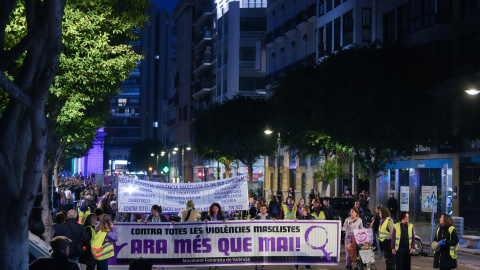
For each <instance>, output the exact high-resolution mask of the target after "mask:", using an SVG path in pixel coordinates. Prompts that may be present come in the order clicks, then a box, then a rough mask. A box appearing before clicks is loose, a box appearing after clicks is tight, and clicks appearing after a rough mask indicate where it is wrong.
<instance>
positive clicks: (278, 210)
mask: <svg viewBox="0 0 480 270" xmlns="http://www.w3.org/2000/svg"><path fill="white" fill-rule="evenodd" d="M278 214H280V209H278V203H276V204H274V205H273V207H272V215H278Z"/></svg>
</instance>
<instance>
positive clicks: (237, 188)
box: [118, 175, 248, 214]
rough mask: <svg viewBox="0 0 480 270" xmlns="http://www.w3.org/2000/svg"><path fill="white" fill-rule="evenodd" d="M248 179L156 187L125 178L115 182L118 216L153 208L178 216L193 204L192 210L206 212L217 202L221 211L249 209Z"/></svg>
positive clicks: (156, 183)
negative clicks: (188, 204)
mask: <svg viewBox="0 0 480 270" xmlns="http://www.w3.org/2000/svg"><path fill="white" fill-rule="evenodd" d="M247 180H248V175H242V176H238V177H234V178H229V179H225V180H216V181H208V182H194V183H159V182H151V181H143V180H137V179H132V178H128V177H119V179H118V212H122V213H146V212H150V209H151V207H152V205H154V204H157V205H160V206H161V207H162V210H163V212H164V213H174V214H177V213H178V212H180V211H181V210H182V209H184V208H185V203H186V202H187V200H192V201H193V203H194V204H195V209H197V210H198V211H200V212H203V211H208V208H209V207H210V205H211V204H212V203H214V202H217V203H219V204H220V205H221V207H222V210H223V211H229V210H246V209H248V187H247V186H248V185H247V184H248V182H247Z"/></svg>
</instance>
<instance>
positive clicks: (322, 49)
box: [318, 27, 325, 57]
mask: <svg viewBox="0 0 480 270" xmlns="http://www.w3.org/2000/svg"><path fill="white" fill-rule="evenodd" d="M323 32H325V28H324V27H322V28H319V29H318V57H322V56H324V55H325V39H324V37H323Z"/></svg>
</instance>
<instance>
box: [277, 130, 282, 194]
mask: <svg viewBox="0 0 480 270" xmlns="http://www.w3.org/2000/svg"><path fill="white" fill-rule="evenodd" d="M277 144H278V149H277V198H278V201H279V202H281V201H282V184H281V177H280V131H279V132H278V138H277Z"/></svg>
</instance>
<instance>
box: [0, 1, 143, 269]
mask: <svg viewBox="0 0 480 270" xmlns="http://www.w3.org/2000/svg"><path fill="white" fill-rule="evenodd" d="M147 3H148V2H147V1H137V0H120V1H118V0H107V1H95V0H94V1H80V0H78V1H69V2H68V5H67V7H66V8H65V1H61V0H45V1H25V2H24V1H14V0H6V1H2V4H1V5H0V6H1V7H2V8H0V99H1V101H0V106H1V107H0V113H1V118H0V126H1V127H2V128H1V130H0V144H1V145H0V161H1V163H2V164H4V165H5V166H2V168H0V179H1V180H2V181H5V188H4V189H3V190H2V193H1V194H0V195H1V198H2V199H1V200H2V203H4V205H5V208H4V209H2V210H0V216H1V220H3V221H2V222H1V224H0V229H2V231H4V232H5V235H9V237H5V236H1V237H0V249H1V250H2V254H1V257H0V264H2V265H4V266H5V267H6V268H11V269H27V268H28V256H26V253H27V250H28V241H26V237H27V236H28V234H27V227H28V226H27V220H28V216H29V213H30V210H31V207H32V205H33V200H34V198H35V196H34V195H33V194H36V192H37V190H38V186H39V182H40V178H41V176H42V175H41V174H42V172H45V170H46V169H45V168H43V166H44V165H48V164H51V162H54V161H55V160H58V158H59V156H61V155H62V153H64V152H65V151H69V153H70V155H71V156H77V155H83V154H84V153H85V152H86V151H88V149H89V148H90V145H91V142H92V141H93V138H94V136H95V131H96V129H97V128H98V127H100V126H101V125H102V124H103V123H105V121H106V119H107V117H106V116H107V115H108V107H109V103H110V98H111V97H112V96H113V95H114V94H115V93H116V92H117V88H118V85H119V84H120V83H121V82H122V81H123V80H124V79H125V78H126V77H127V75H128V72H129V71H130V70H131V69H132V68H134V67H135V66H136V64H137V61H138V60H139V59H141V56H139V55H137V54H135V53H134V52H133V50H132V47H131V46H129V45H126V43H127V41H128V40H133V39H134V37H135V36H134V34H135V31H136V30H137V29H139V28H140V27H141V26H142V24H143V23H144V22H145V20H146V16H144V15H143V13H144V11H145V7H146V5H147ZM64 15H65V16H64ZM62 22H63V24H62ZM62 33H63V39H62ZM56 75H57V76H56ZM44 178H45V179H49V178H46V177H44ZM47 208H48V204H47ZM9 209H10V210H9ZM9 211H15V214H16V215H20V218H18V219H17V220H16V221H15V222H11V221H8V222H6V221H7V220H8V218H7V217H8V216H11V215H12V214H13V213H9ZM19 228H21V229H19ZM18 243H24V244H20V245H18ZM19 254H25V255H19ZM15 255H16V256H15Z"/></svg>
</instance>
